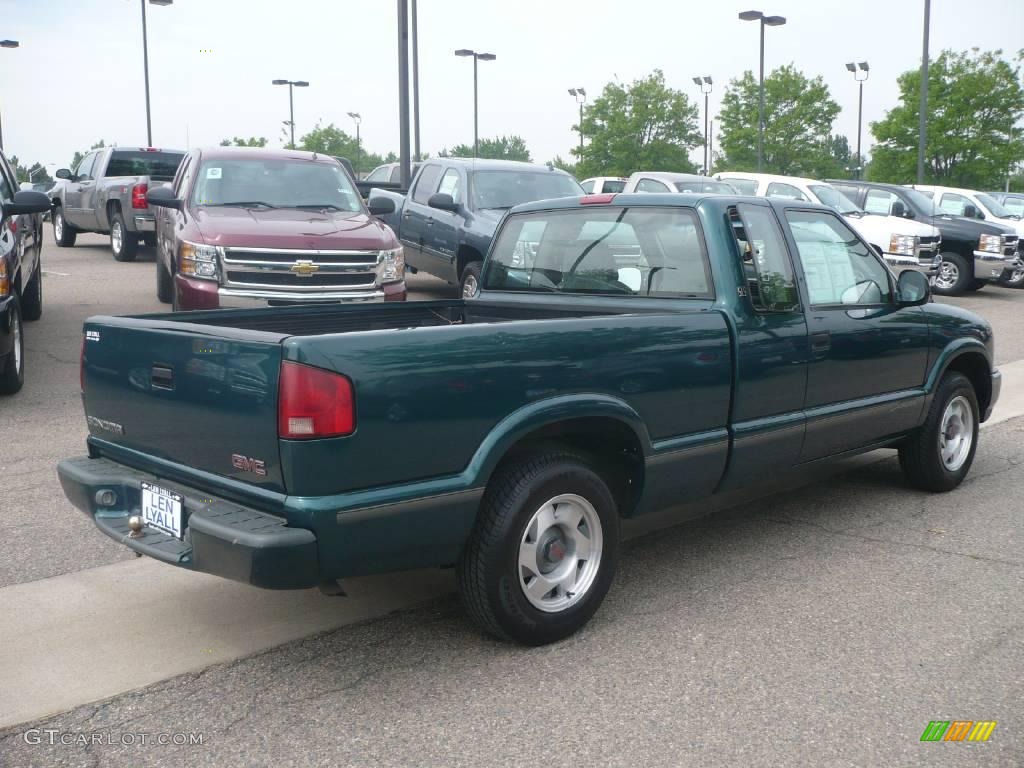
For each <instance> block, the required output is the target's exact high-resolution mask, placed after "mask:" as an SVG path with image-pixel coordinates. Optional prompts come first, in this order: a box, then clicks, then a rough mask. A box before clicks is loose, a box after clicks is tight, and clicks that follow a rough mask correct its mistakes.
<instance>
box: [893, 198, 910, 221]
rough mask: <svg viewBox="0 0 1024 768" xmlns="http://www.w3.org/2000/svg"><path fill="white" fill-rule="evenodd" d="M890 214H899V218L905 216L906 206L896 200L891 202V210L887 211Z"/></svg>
mask: <svg viewBox="0 0 1024 768" xmlns="http://www.w3.org/2000/svg"><path fill="white" fill-rule="evenodd" d="M889 215H890V216H899V217H900V218H901V219H905V218H906V217H907V207H906V206H905V205H903V203H902V202H901V201H899V200H897V201H896V202H895V203H893V204H892V210H890V211H889Z"/></svg>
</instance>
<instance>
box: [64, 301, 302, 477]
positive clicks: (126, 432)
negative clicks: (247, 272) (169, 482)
mask: <svg viewBox="0 0 1024 768" xmlns="http://www.w3.org/2000/svg"><path fill="white" fill-rule="evenodd" d="M284 338H286V337H285V336H284V335H282V334H275V333H267V332H263V331H240V330H236V329H230V328H215V327H212V326H202V325H194V324H190V323H187V322H176V321H168V320H148V319H143V318H113V317H97V318H90V319H89V320H88V321H86V324H85V339H84V341H83V347H82V381H83V385H84V394H83V399H84V402H85V412H86V419H87V422H88V426H89V433H90V435H91V436H93V437H94V438H96V439H98V440H102V441H104V442H106V443H112V444H115V445H117V446H121V447H124V448H128V449H131V450H134V451H139V452H141V453H143V454H146V455H150V456H155V457H158V458H161V459H165V460H167V461H171V462H175V463H177V464H182V465H185V466H187V467H190V468H194V469H198V470H201V471H203V472H210V473H214V474H218V475H221V476H224V477H229V478H232V479H234V480H238V481H242V482H246V483H251V484H254V485H257V486H261V487H263V488H265V489H266V490H271V491H283V490H284V488H283V484H282V479H281V463H280V457H279V451H278V439H277V387H278V377H279V373H280V365H281V341H282V340H283V339H284ZM101 448H102V444H101Z"/></svg>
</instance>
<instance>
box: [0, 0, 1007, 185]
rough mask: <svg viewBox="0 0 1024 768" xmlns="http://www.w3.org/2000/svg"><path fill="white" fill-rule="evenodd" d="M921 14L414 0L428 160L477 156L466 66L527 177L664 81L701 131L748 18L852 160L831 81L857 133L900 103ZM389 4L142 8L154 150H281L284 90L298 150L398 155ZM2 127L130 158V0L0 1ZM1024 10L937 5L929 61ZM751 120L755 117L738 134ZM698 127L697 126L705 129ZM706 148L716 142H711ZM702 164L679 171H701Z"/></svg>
mask: <svg viewBox="0 0 1024 768" xmlns="http://www.w3.org/2000/svg"><path fill="white" fill-rule="evenodd" d="M923 7H924V0H857V2H853V0H764V3H761V0H739V1H738V2H737V1H734V0H630V2H625V3H624V2H621V0H619V1H618V2H611V1H610V0H607V1H606V0H516V2H507V1H506V2H495V1H494V0H420V2H419V21H420V29H419V55H420V121H421V129H420V132H421V145H422V149H423V151H424V152H430V153H432V154H436V153H437V152H438V150H440V149H442V148H443V147H450V146H453V145H455V144H459V143H472V140H473V74H472V59H465V58H457V57H455V56H454V55H453V54H454V51H455V49H457V48H472V49H475V50H477V51H480V52H488V53H494V54H495V55H496V56H497V59H496V60H495V61H491V62H480V64H479V67H480V71H479V75H480V135H481V137H482V138H483V137H492V136H498V135H512V134H519V135H521V136H522V137H523V138H524V139H525V140H526V144H527V146H528V147H529V149H530V151H531V153H532V155H533V158H534V160H537V161H540V162H546V161H548V160H550V159H552V158H554V157H555V156H556V155H561V156H562V157H565V158H568V157H569V150H570V149H571V148H572V147H574V146H576V145H577V143H578V141H579V139H578V134H575V133H574V132H573V131H572V125H573V124H575V122H576V121H577V118H578V111H577V110H578V107H577V105H576V102H575V100H574V99H573V98H572V97H571V96H570V95H569V94H568V92H567V89H568V88H571V87H579V86H582V87H584V88H586V89H587V92H588V94H590V95H591V97H593V96H594V95H597V94H599V93H600V91H601V89H602V88H603V86H604V85H605V84H606V83H608V82H610V81H615V80H618V81H621V82H624V83H625V82H628V81H631V80H634V79H637V78H641V77H644V76H646V75H647V74H649V73H650V72H651V71H652V70H653V69H655V68H660V69H662V70H663V71H664V72H665V76H666V79H667V81H668V83H669V85H671V86H672V87H675V88H678V89H680V90H682V91H684V92H686V93H688V94H689V95H690V96H691V97H692V98H694V99H695V100H696V99H701V97H700V94H699V92H698V89H697V87H696V86H695V85H694V84H693V82H692V78H693V77H694V76H695V75H710V76H712V77H713V78H714V90H713V92H712V94H711V113H712V117H713V118H714V116H715V115H716V114H717V111H718V106H719V100H720V98H721V96H722V92H723V89H724V87H725V86H726V84H727V83H728V81H729V80H730V79H731V78H734V77H737V76H739V75H740V74H742V72H743V71H744V70H747V69H750V70H753V71H754V72H755V73H756V69H757V64H758V25H757V24H756V23H751V22H743V21H739V20H738V19H737V13H738V12H739V11H742V10H748V9H750V8H758V9H760V10H763V11H764V12H765V13H766V14H771V15H782V16H785V17H786V18H787V19H788V23H787V24H786V25H785V26H782V27H774V28H768V29H767V30H766V68H767V69H768V70H771V69H773V68H775V67H777V66H780V65H782V64H788V63H794V64H795V65H796V66H797V67H798V68H799V69H801V70H803V71H804V72H805V73H807V74H808V75H811V76H814V75H818V74H820V75H822V76H823V77H824V79H825V82H826V83H827V85H828V87H829V88H830V90H831V92H832V96H833V98H834V99H835V100H836V101H838V102H839V104H840V105H841V106H842V108H843V111H842V113H841V114H840V116H839V118H838V120H837V121H836V125H835V132H837V133H842V134H845V135H846V136H848V137H849V139H850V144H851V147H855V146H856V131H857V86H856V83H855V82H854V80H853V76H852V75H851V74H850V73H849V72H847V71H846V68H845V66H844V64H845V62H848V61H863V60H867V61H868V62H869V63H870V65H871V75H870V79H869V80H868V82H867V83H866V85H865V89H864V137H865V138H864V142H865V152H867V147H868V146H869V145H870V136H869V130H868V123H869V122H870V121H872V120H877V119H880V118H881V117H883V116H884V114H885V112H886V110H887V109H889V108H891V107H892V106H894V105H895V104H896V99H897V97H898V88H897V84H896V78H897V77H898V76H899V74H900V73H902V72H903V71H905V70H908V69H913V68H916V67H918V66H919V65H920V60H921V32H922V23H923ZM396 15H397V11H396V0H288V1H287V2H283V3H282V2H276V3H270V2H260V0H174V2H173V5H170V6H166V7H160V6H153V5H149V6H148V7H147V18H148V32H149V64H150V88H151V97H152V120H153V144H154V145H155V146H159V147H168V148H186V147H194V146H204V145H211V144H218V143H220V140H221V139H223V138H227V137H230V136H235V135H239V136H252V135H255V136H267V137H269V138H270V139H271V145H272V146H280V145H281V144H282V143H283V141H284V140H285V139H284V137H283V135H282V133H281V129H282V128H283V126H282V121H284V120H287V119H288V89H287V88H286V87H280V86H273V85H271V80H273V79H275V78H283V79H290V80H308V81H309V82H310V87H309V88H303V89H296V90H295V122H296V135H297V136H300V135H301V134H303V133H305V132H306V131H308V130H309V129H311V128H313V127H314V126H315V124H316V123H317V122H318V121H322V122H323V123H324V124H327V123H332V122H333V123H335V124H336V125H338V126H340V127H342V128H343V129H345V130H347V131H349V132H353V133H354V126H353V123H352V120H351V119H350V118H349V117H348V116H347V113H348V112H359V113H361V114H362V117H363V120H362V129H361V130H362V140H363V143H364V146H365V147H367V149H368V150H370V151H375V152H380V153H386V152H387V151H389V150H395V151H397V150H398V145H399V125H398V122H399V121H398V62H397V57H398V53H397V51H398V47H397V42H398V41H397V28H396ZM0 19H3V21H2V22H0V38H10V39H15V40H18V41H19V42H20V43H21V47H20V48H18V49H14V50H10V49H0V118H2V121H3V122H2V127H3V141H4V150H5V152H6V153H7V155H8V156H10V155H12V154H16V155H17V156H18V157H19V159H20V160H21V161H22V162H23V163H26V162H27V163H32V162H42V163H45V164H51V163H52V164H53V167H52V168H50V173H51V175H52V173H53V171H54V169H55V168H57V167H63V166H66V165H68V164H69V163H70V161H71V158H72V156H73V155H74V152H75V150H78V149H86V148H88V147H89V146H90V145H91V144H93V143H94V142H96V141H98V140H99V139H104V140H105V141H106V142H107V143H108V144H110V143H115V142H116V143H117V144H120V145H139V146H142V145H145V143H146V121H145V91H144V78H143V66H142V24H141V10H140V0H0ZM1022 30H1024V0H973V2H971V3H964V2H963V0H933V2H932V24H931V51H932V56H933V57H934V56H935V55H937V53H938V52H939V51H940V50H941V49H943V48H953V49H957V50H964V49H968V48H972V47H975V46H977V47H980V48H982V49H987V50H991V49H996V48H1002V49H1003V50H1004V52H1005V53H1006V55H1007V56H1008V57H1009V56H1011V55H1013V54H1015V53H1016V52H1017V50H1018V49H1019V48H1021V47H1024V43H1021V31H1022ZM752 119H753V120H756V117H752ZM701 120H703V114H702V115H701ZM716 144H717V142H716ZM699 155H700V150H699V149H698V150H696V151H695V152H694V154H693V157H694V159H695V160H697V161H699Z"/></svg>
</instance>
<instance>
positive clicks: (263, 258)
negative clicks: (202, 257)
mask: <svg viewBox="0 0 1024 768" xmlns="http://www.w3.org/2000/svg"><path fill="white" fill-rule="evenodd" d="M220 254H221V274H223V275H224V287H225V288H239V289H247V290H254V289H255V290H275V291H280V292H282V293H305V292H318V291H329V290H331V289H332V288H337V289H341V290H368V291H369V290H373V289H374V287H375V286H376V283H377V271H376V270H377V252H376V251H320V250H302V249H291V248H288V249H285V248H221V249H220Z"/></svg>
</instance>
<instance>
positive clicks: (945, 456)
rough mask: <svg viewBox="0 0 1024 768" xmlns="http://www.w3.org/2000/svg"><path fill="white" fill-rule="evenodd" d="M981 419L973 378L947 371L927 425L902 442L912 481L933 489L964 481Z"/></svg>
mask: <svg viewBox="0 0 1024 768" xmlns="http://www.w3.org/2000/svg"><path fill="white" fill-rule="evenodd" d="M980 422H981V419H980V416H979V409H978V398H977V395H976V394H975V392H974V387H973V386H972V385H971V382H970V381H969V380H968V378H967V377H966V376H964V375H963V374H962V373H956V372H949V373H947V374H946V375H945V376H943V377H942V381H940V382H939V387H938V389H937V390H936V391H935V397H934V399H933V400H932V407H931V409H929V411H928V416H927V418H926V419H925V422H924V425H923V426H922V427H921V428H920V429H919V430H918V432H917V433H916V434H915V435H913V436H911V437H909V438H907V440H906V441H905V442H904V443H903V444H902V445H901V446H900V449H899V451H900V467H901V468H902V469H903V474H904V476H905V477H906V478H907V480H908V481H909V482H910V484H911V485H913V486H915V487H917V488H920V489H921V490H924V491H933V492H942V491H951V490H953V489H954V488H956V487H957V486H958V485H960V483H962V482H963V479H964V478H965V477H966V476H967V473H968V471H970V469H971V464H972V463H973V462H974V452H975V450H976V449H977V447H978V426H979V424H980Z"/></svg>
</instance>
